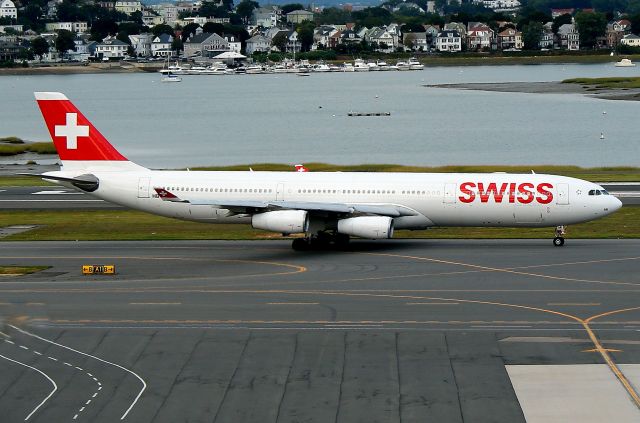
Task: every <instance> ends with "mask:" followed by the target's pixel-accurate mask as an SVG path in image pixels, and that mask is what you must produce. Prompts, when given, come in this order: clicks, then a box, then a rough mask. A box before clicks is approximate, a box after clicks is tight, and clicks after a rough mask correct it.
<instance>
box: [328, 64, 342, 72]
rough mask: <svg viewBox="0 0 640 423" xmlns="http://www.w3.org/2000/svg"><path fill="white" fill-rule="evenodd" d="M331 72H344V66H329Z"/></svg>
mask: <svg viewBox="0 0 640 423" xmlns="http://www.w3.org/2000/svg"><path fill="white" fill-rule="evenodd" d="M329 71H330V72H342V66H338V65H329Z"/></svg>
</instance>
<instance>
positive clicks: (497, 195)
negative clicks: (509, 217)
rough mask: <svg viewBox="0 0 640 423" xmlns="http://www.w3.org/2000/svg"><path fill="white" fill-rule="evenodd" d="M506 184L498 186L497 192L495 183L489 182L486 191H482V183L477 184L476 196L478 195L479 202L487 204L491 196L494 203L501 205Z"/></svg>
mask: <svg viewBox="0 0 640 423" xmlns="http://www.w3.org/2000/svg"><path fill="white" fill-rule="evenodd" d="M507 185H508V184H507V183H506V182H505V183H503V184H502V185H500V191H498V185H497V184H496V183H495V182H491V183H490V184H489V186H488V187H487V190H486V191H485V190H484V184H483V183H482V182H478V194H479V195H480V201H482V202H483V203H487V202H488V201H489V197H490V196H491V195H492V194H493V198H494V200H495V202H496V203H502V198H503V197H504V193H505V192H506V191H507Z"/></svg>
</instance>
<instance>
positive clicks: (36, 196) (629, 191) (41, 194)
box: [0, 183, 640, 210]
mask: <svg viewBox="0 0 640 423" xmlns="http://www.w3.org/2000/svg"><path fill="white" fill-rule="evenodd" d="M602 186H603V187H604V188H605V189H607V190H609V191H610V192H611V193H612V194H613V195H616V196H617V197H618V198H620V200H621V201H622V203H623V204H624V205H626V206H631V205H640V183H611V184H603V185H602ZM0 208H2V209H28V210H54V209H75V210H77V209H103V210H104V209H113V210H117V209H120V210H124V208H123V207H120V206H118V205H115V204H111V203H108V202H106V201H103V200H100V199H97V198H95V197H93V196H91V195H89V194H85V193H83V192H78V191H76V190H73V189H70V188H66V187H58V186H56V187H0Z"/></svg>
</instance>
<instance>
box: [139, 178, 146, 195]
mask: <svg viewBox="0 0 640 423" xmlns="http://www.w3.org/2000/svg"><path fill="white" fill-rule="evenodd" d="M138 198H149V178H140V179H138Z"/></svg>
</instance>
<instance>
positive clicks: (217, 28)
mask: <svg viewBox="0 0 640 423" xmlns="http://www.w3.org/2000/svg"><path fill="white" fill-rule="evenodd" d="M202 30H203V31H204V32H208V33H210V34H218V35H220V36H222V34H224V25H222V24H219V23H214V22H207V23H206V24H204V26H203V27H202Z"/></svg>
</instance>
